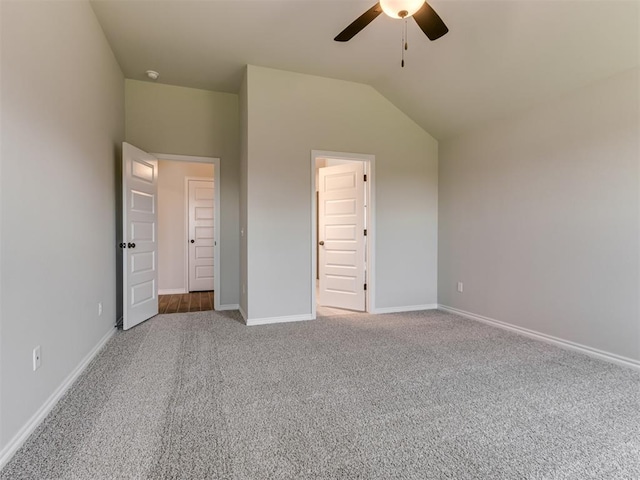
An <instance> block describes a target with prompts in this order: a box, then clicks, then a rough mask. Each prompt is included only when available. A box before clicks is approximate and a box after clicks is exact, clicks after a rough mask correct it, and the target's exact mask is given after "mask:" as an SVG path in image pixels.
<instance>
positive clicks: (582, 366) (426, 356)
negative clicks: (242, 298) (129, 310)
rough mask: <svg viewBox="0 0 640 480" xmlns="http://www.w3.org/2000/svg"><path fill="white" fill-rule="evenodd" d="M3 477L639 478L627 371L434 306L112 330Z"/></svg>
mask: <svg viewBox="0 0 640 480" xmlns="http://www.w3.org/2000/svg"><path fill="white" fill-rule="evenodd" d="M0 478H2V479H23V478H24V479H54V478H55V479H58V478H60V479H83V480H88V479H129V478H131V479H134V478H135V479H178V478H182V479H209V478H210V479H440V478H443V479H444V478H456V479H581V480H582V479H589V478H594V479H595V478H597V479H640V374H638V373H637V372H633V371H630V370H627V369H624V368H620V367H617V366H614V365H610V364H607V363H604V362H600V361H597V360H593V359H591V358H589V357H585V356H582V355H579V354H575V353H572V352H568V351H565V350H562V349H559V348H555V347H552V346H549V345H547V344H544V343H539V342H536V341H533V340H529V339H527V338H523V337H519V336H516V335H514V334H511V333H508V332H506V331H503V330H500V329H496V328H492V327H489V326H486V325H483V324H480V323H476V322H472V321H467V320H464V319H462V318H460V317H457V316H455V315H451V314H447V313H443V312H437V311H431V312H414V313H405V314H392V315H379V316H368V315H349V316H345V317H331V318H322V319H318V320H316V321H313V322H300V323H290V324H280V325H269V326H262V327H250V328H248V327H245V326H243V325H242V324H241V323H240V322H239V318H238V316H237V313H225V312H200V313H187V314H175V315H160V316H158V317H155V318H154V319H152V320H150V321H148V322H146V323H144V324H142V325H140V326H138V327H136V328H134V329H133V330H130V331H128V332H119V333H117V334H116V335H115V336H114V337H113V338H112V339H111V340H110V342H109V343H108V344H107V346H106V347H105V349H104V350H103V351H102V352H101V354H100V355H99V356H98V357H97V358H96V359H95V360H94V362H92V363H91V365H90V366H89V367H88V369H87V370H86V372H85V373H84V374H83V375H82V376H81V377H80V379H79V380H78V382H77V383H76V384H75V385H74V386H73V387H72V388H71V390H70V391H69V393H68V394H67V395H66V396H65V397H64V398H63V399H62V401H61V402H60V403H59V404H58V405H57V406H56V408H55V409H54V410H53V412H52V413H51V414H50V415H49V416H48V417H47V418H46V420H45V421H44V423H43V424H42V425H41V426H40V427H39V428H38V429H37V431H36V432H35V433H34V434H33V435H32V436H31V438H30V439H29V440H28V441H27V443H26V444H25V445H24V447H23V448H21V449H20V450H19V451H18V453H17V454H16V455H15V457H14V458H13V459H12V461H11V462H10V463H9V464H8V465H7V466H6V468H5V469H4V470H3V471H2V472H1V473H0Z"/></svg>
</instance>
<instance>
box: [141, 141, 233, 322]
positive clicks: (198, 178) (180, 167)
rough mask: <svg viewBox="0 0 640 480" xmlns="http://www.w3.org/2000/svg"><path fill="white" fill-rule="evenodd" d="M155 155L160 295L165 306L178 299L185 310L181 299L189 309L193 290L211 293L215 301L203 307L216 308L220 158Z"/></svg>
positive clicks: (218, 300)
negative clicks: (157, 178)
mask: <svg viewBox="0 0 640 480" xmlns="http://www.w3.org/2000/svg"><path fill="white" fill-rule="evenodd" d="M154 155H155V156H156V157H157V158H158V161H159V168H158V170H159V191H158V214H159V218H158V246H159V252H158V295H159V297H160V299H161V300H165V299H166V301H167V306H168V305H169V304H170V302H175V299H176V298H178V299H179V300H180V302H181V303H180V307H179V310H184V308H183V306H182V304H183V303H184V304H186V305H190V308H191V309H193V304H194V297H195V296H196V295H195V293H193V292H199V293H204V292H207V293H209V292H210V293H211V295H210V296H209V295H205V297H213V304H212V305H211V306H210V307H208V308H206V309H211V307H213V308H214V309H218V307H219V304H220V295H219V294H217V293H218V292H219V290H220V280H221V279H220V262H219V261H218V259H219V258H220V256H219V251H220V245H219V241H218V239H219V238H220V188H219V185H220V175H219V173H220V160H219V159H217V158H212V157H194V156H187V155H166V154H154ZM197 296H198V298H202V295H197ZM205 303H206V302H202V307H201V309H205V307H204V304H205ZM167 308H168V307H167ZM185 308H186V307H185Z"/></svg>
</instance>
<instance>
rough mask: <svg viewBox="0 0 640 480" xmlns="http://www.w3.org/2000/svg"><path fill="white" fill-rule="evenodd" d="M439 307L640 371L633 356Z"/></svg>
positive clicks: (444, 306)
mask: <svg viewBox="0 0 640 480" xmlns="http://www.w3.org/2000/svg"><path fill="white" fill-rule="evenodd" d="M438 309H439V310H444V311H445V312H449V313H455V314H456V315H460V316H461V317H465V318H468V319H470V320H475V321H478V322H482V323H486V324H489V325H492V326H494V327H498V328H502V329H504V330H509V331H512V332H515V333H518V334H520V335H524V336H525V337H529V338H533V339H535V340H540V341H542V342H546V343H551V344H553V345H556V346H558V347H561V348H566V349H568V350H573V351H576V352H580V353H583V354H585V355H589V356H590V357H595V358H598V359H600V360H604V361H607V362H610V363H615V364H616V365H621V366H623V367H627V368H631V369H633V370H638V371H640V361H639V360H634V359H632V358H627V357H623V356H620V355H616V354H615V353H610V352H605V351H604V350H598V349H597V348H592V347H587V346H586V345H582V344H580V343H575V342H571V341H569V340H564V339H562V338H558V337H554V336H552V335H547V334H545V333H540V332H537V331H535V330H530V329H528V328H523V327H518V326H517V325H512V324H510V323H507V322H502V321H500V320H495V319H493V318H489V317H484V316H482V315H477V314H475V313H471V312H466V311H464V310H460V309H457V308H453V307H448V306H446V305H438Z"/></svg>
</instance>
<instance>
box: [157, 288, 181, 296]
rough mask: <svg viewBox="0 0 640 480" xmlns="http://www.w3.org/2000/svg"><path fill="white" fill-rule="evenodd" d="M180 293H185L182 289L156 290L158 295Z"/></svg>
mask: <svg viewBox="0 0 640 480" xmlns="http://www.w3.org/2000/svg"><path fill="white" fill-rule="evenodd" d="M181 293H187V291H186V290H185V289H184V288H166V289H164V290H158V295H179V294H181Z"/></svg>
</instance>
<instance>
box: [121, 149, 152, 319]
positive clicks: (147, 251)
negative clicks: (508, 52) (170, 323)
mask: <svg viewBox="0 0 640 480" xmlns="http://www.w3.org/2000/svg"><path fill="white" fill-rule="evenodd" d="M157 189H158V160H157V159H156V158H155V157H154V156H153V155H150V154H148V153H147V152H144V151H142V150H140V149H139V148H136V147H134V146H133V145H130V144H128V143H123V144H122V193H123V203H122V205H123V212H122V217H123V232H124V233H123V234H124V238H123V244H122V247H123V249H124V252H123V255H122V258H123V269H122V271H123V276H124V278H123V282H122V283H123V290H124V292H123V303H124V308H123V329H124V330H128V329H129V328H131V327H135V326H136V325H138V324H139V323H141V322H143V321H145V320H147V319H149V318H151V317H153V316H154V315H157V314H158V293H157V285H158V241H157V224H158V218H157V215H158V214H157V212H158V191H157Z"/></svg>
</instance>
